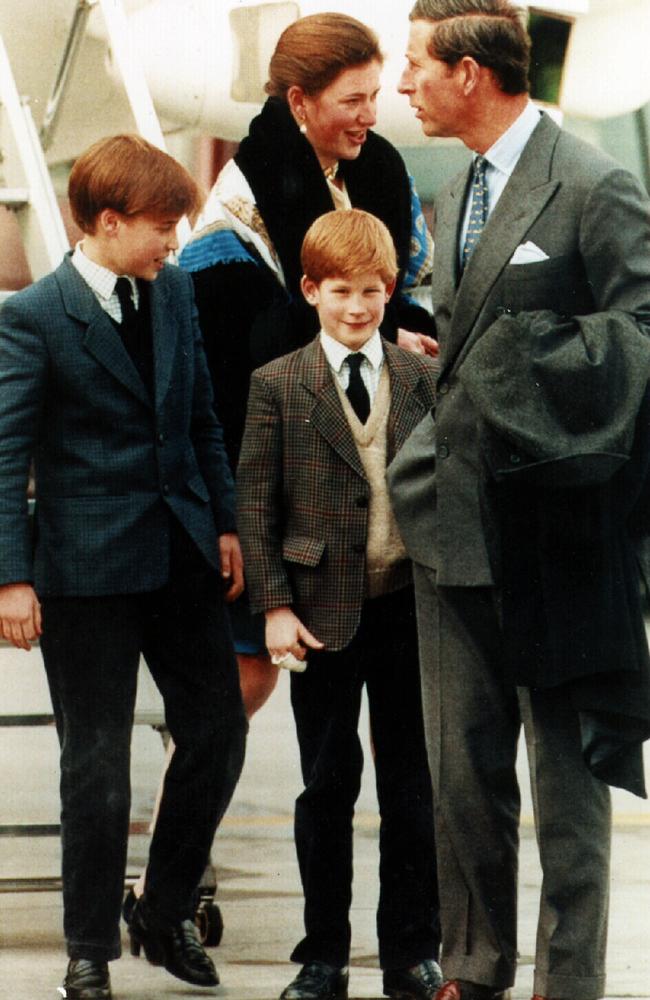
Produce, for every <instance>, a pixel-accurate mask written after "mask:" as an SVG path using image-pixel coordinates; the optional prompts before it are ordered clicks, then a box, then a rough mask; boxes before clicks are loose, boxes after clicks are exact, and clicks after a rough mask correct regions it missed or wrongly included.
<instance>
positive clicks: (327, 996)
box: [280, 962, 348, 1000]
mask: <svg viewBox="0 0 650 1000" xmlns="http://www.w3.org/2000/svg"><path fill="white" fill-rule="evenodd" d="M347 997H348V970H347V968H346V969H338V968H337V967H336V966H335V965H327V964H326V963H325V962H310V963H309V964H308V965H303V967H302V969H301V970H300V972H299V973H298V975H297V976H296V978H295V979H294V980H293V981H292V982H290V983H289V985H288V986H287V987H286V989H284V990H282V993H281V994H280V1000H347Z"/></svg>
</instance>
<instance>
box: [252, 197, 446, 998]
mask: <svg viewBox="0 0 650 1000" xmlns="http://www.w3.org/2000/svg"><path fill="white" fill-rule="evenodd" d="M302 267H303V271H304V276H303V279H302V290H303V293H304V295H305V297H306V299H307V301H308V302H309V303H310V304H311V305H313V306H315V307H316V309H317V310H318V315H319V319H320V322H321V332H320V335H319V336H318V337H317V338H316V339H315V340H314V341H313V342H312V343H310V344H308V345H307V346H306V347H304V348H301V349H300V350H298V351H295V352H293V353H292V354H289V355H286V356H285V357H282V358H279V359H277V360H275V361H273V362H271V363H270V364H268V365H265V366H264V367H262V368H260V369H258V370H257V371H256V372H255V373H254V374H253V378H252V382H251V391H250V398H249V406H248V416H247V423H246V430H245V433H244V440H243V445H242V452H241V458H240V465H239V473H238V527H239V531H240V537H241V541H242V545H243V549H244V555H245V565H246V567H247V573H248V584H249V588H250V595H251V602H252V606H253V611H256V612H260V611H263V612H265V615H266V641H267V646H268V649H269V652H270V653H271V655H272V657H273V658H274V660H275V662H278V663H280V664H281V665H284V666H292V667H293V672H292V674H291V701H292V707H293V712H294V718H295V723H296V729H297V736H298V743H299V748H300V758H301V767H302V775H303V780H304V784H305V788H304V791H303V792H302V794H301V795H300V796H299V798H298V800H297V802H296V813H295V838H296V849H297V854H298V863H299V867H300V873H301V878H302V884H303V890H304V894H305V936H304V938H303V939H302V940H301V941H300V943H299V944H298V945H297V946H296V948H295V949H294V951H293V953H292V956H291V958H292V960H293V961H295V962H298V963H300V964H302V966H303V968H302V969H301V971H300V972H299V974H298V976H297V977H296V978H295V979H294V980H293V982H292V983H291V984H290V985H289V986H288V987H287V988H286V989H285V990H284V991H283V993H282V1000H329V998H336V1000H340V998H345V997H346V996H347V984H348V969H347V966H348V961H349V951H350V936H351V935H350V923H349V908H350V903H351V888H352V817H353V813H354V804H355V801H356V799H357V796H358V793H359V787H360V779H361V770H362V764H363V759H362V752H361V746H360V742H359V737H358V722H359V708H360V701H361V692H362V688H363V686H364V685H365V686H366V690H367V694H368V702H369V706H370V719H371V724H372V734H373V741H374V749H375V766H376V773H377V794H378V800H379V808H380V813H381V832H380V853H381V863H380V882H381V892H380V899H379V908H378V914H377V929H378V937H379V958H380V964H381V967H382V969H383V985H384V992H385V993H386V995H388V996H400V997H405V998H407V1000H408V998H414V1000H430V998H431V997H433V995H434V994H435V991H436V989H437V987H438V986H439V985H440V982H441V975H440V970H439V967H438V965H437V961H436V959H437V956H438V948H439V922H438V896H437V880H436V864H435V853H434V840H433V836H434V835H433V820H432V803H431V783H430V779H429V772H428V767H427V761H426V755H425V748H424V735H423V723H422V709H421V702H420V680H419V669H418V656H417V636H416V630H415V613H414V604H413V595H412V588H411V579H410V565H409V563H408V561H407V558H406V555H405V552H404V547H403V544H402V540H401V538H400V535H399V531H398V530H397V527H396V524H395V520H394V518H393V515H392V511H391V509H390V505H389V501H388V495H387V491H386V485H385V469H386V464H387V461H390V459H391V458H392V457H393V455H394V454H395V452H396V451H397V450H398V449H399V447H400V446H401V445H402V443H403V442H404V441H405V439H406V438H407V437H408V435H409V434H410V432H411V430H412V429H413V428H414V427H415V426H416V424H417V423H418V422H419V421H420V420H421V419H422V417H423V416H424V415H425V413H426V412H427V410H428V409H430V408H431V407H432V405H433V403H434V392H435V389H434V387H435V377H436V368H435V364H434V362H433V361H432V360H431V359H430V358H426V357H421V356H417V355H414V354H411V353H408V352H406V351H403V350H401V349H400V348H398V347H395V346H394V345H392V344H390V343H387V342H385V341H384V340H383V339H382V338H381V336H380V334H379V330H378V328H379V325H380V323H381V321H382V318H383V315H384V309H385V305H386V303H387V302H388V300H389V298H390V296H391V293H392V291H393V289H394V287H395V279H396V276H397V263H396V256H395V249H394V246H393V243H392V240H391V237H390V235H389V233H388V230H387V229H386V228H385V226H384V225H383V223H381V222H380V221H379V220H378V219H376V218H374V217H373V216H371V215H369V214H368V213H366V212H361V211H358V210H352V211H347V212H329V213H327V214H326V215H324V216H321V217H320V218H319V219H318V220H317V221H316V222H315V223H314V224H313V225H312V227H311V228H310V230H309V231H308V233H307V235H306V237H305V241H304V244H303V250H302ZM307 654H308V655H307ZM305 664H306V669H305Z"/></svg>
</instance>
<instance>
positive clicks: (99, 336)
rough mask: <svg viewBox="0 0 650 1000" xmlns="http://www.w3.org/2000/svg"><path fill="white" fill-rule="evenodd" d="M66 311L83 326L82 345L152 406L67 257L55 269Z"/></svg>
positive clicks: (115, 335)
mask: <svg viewBox="0 0 650 1000" xmlns="http://www.w3.org/2000/svg"><path fill="white" fill-rule="evenodd" d="M56 277H57V281H58V283H59V287H60V289H61V295H62V297H63V304H64V307H65V310H66V312H67V314H68V315H69V316H71V317H73V318H74V319H77V320H79V322H81V323H83V324H84V325H85V326H86V331H85V334H84V336H83V345H84V347H85V348H86V350H87V351H88V352H89V353H90V354H92V356H93V357H94V358H95V360H96V361H97V362H98V363H99V364H100V365H102V367H103V368H105V369H106V370H107V371H109V372H110V373H111V375H113V377H114V378H116V379H117V380H118V382H121V384H122V385H123V386H125V388H127V389H129V391H130V392H132V393H133V395H134V396H137V398H138V399H140V400H141V401H142V402H143V403H145V404H147V405H148V406H150V405H151V401H150V399H149V396H148V393H147V390H146V389H145V387H144V385H143V383H142V379H141V378H140V376H139V375H138V372H137V371H136V369H135V367H134V365H133V362H132V361H131V358H130V357H129V355H128V352H127V350H126V348H125V347H124V344H123V343H122V341H121V339H120V335H119V333H118V332H117V330H116V329H115V327H114V326H113V324H112V323H111V321H110V319H109V317H108V315H107V314H106V313H105V312H104V310H103V309H102V307H101V306H100V304H99V302H98V301H97V299H96V298H95V295H94V294H93V292H92V290H91V289H90V288H89V286H88V285H87V284H86V282H85V281H84V280H83V278H82V277H81V275H80V274H79V273H78V271H77V270H76V268H75V267H74V265H73V264H72V263H71V262H70V258H69V257H66V258H65V260H64V261H63V263H62V264H61V266H60V267H59V269H58V271H57V272H56Z"/></svg>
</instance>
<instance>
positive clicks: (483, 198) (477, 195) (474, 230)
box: [462, 156, 488, 267]
mask: <svg viewBox="0 0 650 1000" xmlns="http://www.w3.org/2000/svg"><path fill="white" fill-rule="evenodd" d="M487 168H488V161H487V160H486V159H485V157H483V156H477V157H476V160H475V161H474V176H473V178H472V188H471V191H472V202H471V208H470V213H469V223H468V226H467V235H466V236H465V245H464V247H463V261H462V263H463V267H466V266H467V262H468V261H469V259H470V257H471V256H472V254H473V252H474V250H475V249H476V244H477V243H478V241H479V239H480V237H481V233H482V232H483V229H484V227H485V223H486V222H487V217H488V189H487V182H486V180H485V172H486V170H487Z"/></svg>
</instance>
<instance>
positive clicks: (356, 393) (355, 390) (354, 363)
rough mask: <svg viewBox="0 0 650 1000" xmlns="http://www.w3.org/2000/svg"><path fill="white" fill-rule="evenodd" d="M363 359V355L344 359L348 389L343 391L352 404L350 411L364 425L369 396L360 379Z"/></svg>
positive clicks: (368, 408) (349, 356)
mask: <svg viewBox="0 0 650 1000" xmlns="http://www.w3.org/2000/svg"><path fill="white" fill-rule="evenodd" d="M363 359H364V355H363V354H348V356H347V358H346V359H345V360H346V361H347V363H348V368H349V369H350V381H349V382H348V387H347V389H346V390H345V391H346V394H347V397H348V399H349V400H350V402H351V403H352V409H353V410H354V412H355V413H356V415H357V416H358V418H359V420H360V421H361V423H362V424H365V422H366V420H367V419H368V414H369V413H370V396H369V395H368V390H367V389H366V387H365V385H364V382H363V379H362V378H361V364H362V362H363Z"/></svg>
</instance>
